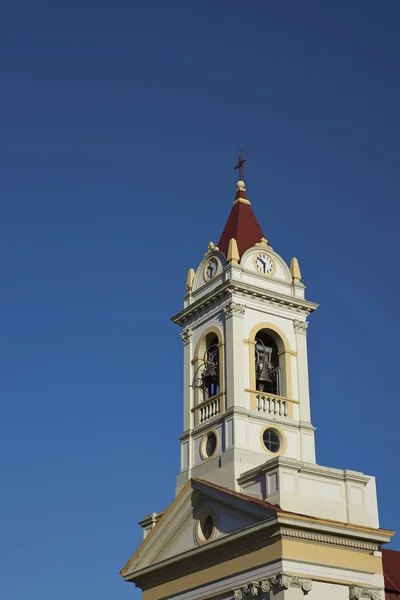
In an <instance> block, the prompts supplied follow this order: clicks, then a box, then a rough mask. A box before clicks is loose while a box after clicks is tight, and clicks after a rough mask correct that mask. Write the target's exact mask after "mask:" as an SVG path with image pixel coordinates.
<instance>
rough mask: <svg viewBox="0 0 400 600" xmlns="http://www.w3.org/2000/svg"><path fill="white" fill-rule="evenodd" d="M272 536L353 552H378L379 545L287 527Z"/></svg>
mask: <svg viewBox="0 0 400 600" xmlns="http://www.w3.org/2000/svg"><path fill="white" fill-rule="evenodd" d="M273 536H279V537H282V538H289V539H296V540H305V541H307V542H314V543H317V544H324V545H327V546H339V547H341V548H352V549H354V550H362V551H364V552H376V551H377V550H379V544H370V543H366V542H360V541H359V540H352V539H350V538H343V537H338V536H336V535H324V534H321V533H313V532H311V531H302V530H300V529H290V528H287V527H281V528H280V529H278V530H277V531H276V532H275V533H274V534H273Z"/></svg>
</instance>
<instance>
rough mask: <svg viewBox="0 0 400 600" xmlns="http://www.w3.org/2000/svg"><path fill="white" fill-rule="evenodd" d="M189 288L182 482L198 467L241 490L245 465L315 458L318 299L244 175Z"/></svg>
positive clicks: (180, 318)
mask: <svg viewBox="0 0 400 600" xmlns="http://www.w3.org/2000/svg"><path fill="white" fill-rule="evenodd" d="M186 289H187V294H186V295H185V297H184V308H183V310H182V311H181V312H180V313H178V314H177V315H175V316H174V317H173V321H174V322H175V323H177V324H178V325H180V326H181V327H183V332H182V334H181V335H182V339H183V343H184V431H183V435H182V437H181V473H180V474H179V476H178V485H177V490H178V491H179V490H180V489H181V488H182V486H183V485H184V484H185V483H186V482H187V481H188V480H189V479H190V478H191V477H195V478H197V477H199V478H200V477H205V478H207V479H208V480H209V481H214V482H215V483H219V484H220V485H223V486H226V487H228V488H231V489H233V490H239V489H240V484H239V483H238V479H239V477H240V476H241V475H242V474H243V473H244V472H246V471H248V470H249V469H253V468H256V467H258V466H260V465H262V464H264V463H265V462H266V461H268V460H271V459H273V458H276V457H278V456H281V457H285V458H290V459H295V460H298V461H305V462H307V463H315V444H314V428H313V426H312V424H311V417H310V397H309V389H308V366H307V343H306V340H307V337H306V336H307V325H308V323H307V317H308V316H309V315H310V314H311V312H313V311H314V310H315V309H316V308H317V305H316V304H315V303H313V302H309V301H308V300H306V299H305V293H304V292H305V287H304V285H303V284H302V283H301V274H300V268H299V264H298V261H297V259H296V258H293V259H292V261H291V265H290V268H289V267H288V266H287V264H286V263H285V261H284V260H283V259H282V258H281V257H280V256H279V254H277V253H276V252H275V251H274V250H273V248H272V247H271V246H270V245H269V243H268V240H267V239H266V238H265V237H264V234H263V232H262V229H261V227H260V225H259V224H258V221H257V219H256V217H255V215H254V213H253V211H252V209H251V205H250V202H249V200H248V198H247V195H246V189H245V184H244V182H243V181H239V182H238V184H237V191H236V197H235V200H234V202H233V206H232V210H231V213H230V215H229V218H228V221H227V223H226V225H225V228H224V230H223V233H222V235H221V239H220V240H219V242H218V246H214V244H213V243H210V244H209V246H208V251H207V252H206V254H205V256H204V258H203V260H202V261H201V263H200V265H199V266H198V268H197V270H196V272H194V271H193V270H190V271H189V274H188V279H187V285H186ZM272 480H273V478H272V479H271V481H270V486H269V490H268V492H269V494H271V493H273V492H272V490H273V489H274V485H275V484H274V483H273V481H272ZM275 487H276V486H275Z"/></svg>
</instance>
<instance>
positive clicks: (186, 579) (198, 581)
mask: <svg viewBox="0 0 400 600" xmlns="http://www.w3.org/2000/svg"><path fill="white" fill-rule="evenodd" d="M281 549H282V544H281V542H280V540H277V541H276V542H275V543H273V544H270V545H268V546H267V547H265V546H264V547H263V548H259V549H257V550H250V551H246V553H242V554H241V555H239V556H235V558H230V559H228V560H225V561H223V562H221V561H218V562H217V564H214V565H212V566H210V567H204V566H203V563H202V561H201V560H199V564H198V569H197V570H196V571H195V572H191V573H187V574H183V573H184V571H183V569H182V571H181V573H182V575H180V576H178V577H176V576H174V578H173V580H172V581H168V582H167V583H162V584H160V585H158V586H155V587H152V588H150V589H146V590H143V596H142V598H143V600H159V599H160V598H167V597H169V596H173V595H174V594H178V593H180V592H185V591H187V590H189V589H192V588H194V587H198V586H201V585H205V584H206V583H211V582H212V581H215V580H218V579H221V578H224V577H229V576H232V575H236V574H237V573H241V572H242V571H247V570H248V569H251V568H253V567H254V566H262V565H265V564H266V563H269V562H272V561H275V560H279V559H280V558H281V555H282V554H281V553H282V550H281ZM233 550H234V551H235V550H237V549H235V548H233Z"/></svg>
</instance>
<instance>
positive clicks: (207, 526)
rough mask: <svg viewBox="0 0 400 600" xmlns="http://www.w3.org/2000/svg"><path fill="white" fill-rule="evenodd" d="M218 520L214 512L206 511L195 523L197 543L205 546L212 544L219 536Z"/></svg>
mask: <svg viewBox="0 0 400 600" xmlns="http://www.w3.org/2000/svg"><path fill="white" fill-rule="evenodd" d="M216 523H217V520H216V516H215V513H214V511H213V510H211V509H206V510H205V511H203V512H202V513H201V515H200V516H199V518H198V519H197V520H196V523H195V530H194V531H195V538H196V542H197V543H198V544H199V545H200V544H205V543H206V542H211V541H212V540H213V539H214V538H215V536H216V534H217V525H216Z"/></svg>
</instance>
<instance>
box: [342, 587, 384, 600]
mask: <svg viewBox="0 0 400 600" xmlns="http://www.w3.org/2000/svg"><path fill="white" fill-rule="evenodd" d="M349 597H350V600H353V598H369V599H370V600H380V598H381V592H380V590H374V589H371V588H366V587H360V586H358V585H351V586H350V588H349Z"/></svg>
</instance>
